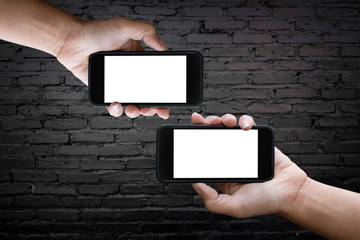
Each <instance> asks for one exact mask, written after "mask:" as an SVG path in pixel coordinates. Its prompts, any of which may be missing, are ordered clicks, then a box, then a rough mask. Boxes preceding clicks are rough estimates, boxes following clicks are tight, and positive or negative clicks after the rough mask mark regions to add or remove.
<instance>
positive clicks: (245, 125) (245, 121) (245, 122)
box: [239, 115, 256, 130]
mask: <svg viewBox="0 0 360 240" xmlns="http://www.w3.org/2000/svg"><path fill="white" fill-rule="evenodd" d="M239 125H240V127H241V128H242V129H244V130H249V129H250V128H252V126H254V125H256V124H255V122H254V119H253V118H252V117H250V116H248V115H242V116H241V117H240V119H239Z"/></svg>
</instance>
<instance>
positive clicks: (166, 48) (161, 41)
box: [159, 38, 169, 50]
mask: <svg viewBox="0 0 360 240" xmlns="http://www.w3.org/2000/svg"><path fill="white" fill-rule="evenodd" d="M159 44H160V46H161V47H162V48H163V50H169V48H168V47H167V46H166V44H165V42H164V41H163V40H162V39H161V38H160V39H159Z"/></svg>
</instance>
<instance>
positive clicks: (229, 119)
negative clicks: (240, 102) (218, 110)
mask: <svg viewBox="0 0 360 240" xmlns="http://www.w3.org/2000/svg"><path fill="white" fill-rule="evenodd" d="M221 122H222V124H224V125H225V126H227V127H235V125H236V117H235V116H234V115H232V114H229V113H228V114H225V115H224V116H222V117H221Z"/></svg>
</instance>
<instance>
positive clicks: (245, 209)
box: [191, 113, 360, 239]
mask: <svg viewBox="0 0 360 240" xmlns="http://www.w3.org/2000/svg"><path fill="white" fill-rule="evenodd" d="M191 123H192V124H210V125H219V124H222V125H225V126H227V127H234V126H235V124H236V118H235V116H233V115H231V114H225V115H224V116H222V117H221V118H220V117H216V116H209V117H206V118H203V117H202V116H201V115H199V114H197V113H193V115H192V117H191ZM253 125H255V122H254V120H253V118H252V117H250V116H247V115H244V116H242V117H240V119H239V126H240V127H241V128H242V129H244V130H249V129H250V128H251V127H252V126H253ZM192 186H193V188H194V190H195V191H196V192H197V193H198V194H199V195H200V197H201V198H202V200H203V201H204V204H205V207H206V208H207V209H208V210H209V211H211V212H214V213H218V214H225V215H229V216H232V217H236V218H248V217H253V216H258V215H265V214H272V213H276V214H278V215H280V216H282V217H284V218H286V219H288V220H290V221H293V222H294V223H296V224H298V225H301V226H302V227H304V228H307V229H309V230H310V231H312V232H314V233H317V234H319V235H321V236H323V237H325V238H328V239H359V236H360V228H359V226H360V225H359V223H360V194H358V193H354V192H350V191H347V190H343V189H340V188H335V187H332V186H329V185H325V184H322V183H320V182H317V181H315V180H313V179H311V178H309V177H308V176H307V175H306V173H305V172H304V171H303V170H301V169H300V168H299V167H298V166H297V165H296V164H295V163H293V162H292V161H291V160H290V159H289V158H288V157H287V156H286V155H284V154H283V153H282V152H281V151H280V150H278V149H277V148H275V174H274V178H273V179H272V180H270V181H267V182H264V183H246V184H243V183H217V186H218V187H219V189H220V190H221V193H218V192H217V191H216V190H215V189H213V188H212V187H210V186H208V185H206V184H204V183H194V184H192Z"/></svg>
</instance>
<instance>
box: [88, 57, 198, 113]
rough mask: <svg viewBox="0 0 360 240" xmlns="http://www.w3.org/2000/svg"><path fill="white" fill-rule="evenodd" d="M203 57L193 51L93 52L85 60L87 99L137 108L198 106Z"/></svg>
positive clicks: (102, 104) (93, 102)
mask: <svg viewBox="0 0 360 240" xmlns="http://www.w3.org/2000/svg"><path fill="white" fill-rule="evenodd" d="M203 65H204V63H203V57H202V55H201V54H200V53H199V52H196V51H136V52H97V53H93V54H91V55H90V57H89V99H90V102H91V103H92V104H93V105H96V106H108V105H109V104H111V103H112V102H119V103H121V104H123V105H130V104H132V105H136V106H139V107H195V106H198V105H200V104H201V102H202V95H203V94H202V89H203Z"/></svg>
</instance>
